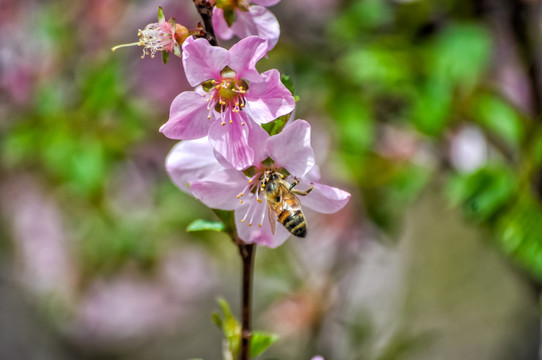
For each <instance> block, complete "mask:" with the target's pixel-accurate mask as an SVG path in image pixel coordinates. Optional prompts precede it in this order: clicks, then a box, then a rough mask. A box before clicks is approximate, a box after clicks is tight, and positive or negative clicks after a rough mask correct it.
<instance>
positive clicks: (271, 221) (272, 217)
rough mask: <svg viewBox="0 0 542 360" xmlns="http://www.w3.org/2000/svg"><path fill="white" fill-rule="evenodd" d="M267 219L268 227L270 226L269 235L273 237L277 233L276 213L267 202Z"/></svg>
mask: <svg viewBox="0 0 542 360" xmlns="http://www.w3.org/2000/svg"><path fill="white" fill-rule="evenodd" d="M267 218H268V219H269V225H271V233H272V234H273V235H275V234H276V233H277V221H278V220H277V213H276V212H275V210H274V209H273V208H272V207H271V204H269V201H268V202H267Z"/></svg>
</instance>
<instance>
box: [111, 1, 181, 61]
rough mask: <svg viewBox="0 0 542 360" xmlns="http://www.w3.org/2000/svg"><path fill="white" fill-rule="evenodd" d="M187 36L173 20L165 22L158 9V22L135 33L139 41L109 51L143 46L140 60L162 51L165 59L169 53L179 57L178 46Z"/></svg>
mask: <svg viewBox="0 0 542 360" xmlns="http://www.w3.org/2000/svg"><path fill="white" fill-rule="evenodd" d="M189 34H190V32H189V30H188V29H187V28H186V27H184V26H182V25H180V24H176V23H175V20H173V19H170V20H169V21H166V19H165V16H164V12H163V10H162V8H161V7H158V22H156V23H152V24H148V25H147V26H145V28H144V29H143V30H139V31H138V33H137V35H138V36H139V41H137V42H134V43H130V44H122V45H117V46H115V47H113V48H112V49H111V50H113V51H116V50H117V49H119V48H122V47H126V46H135V45H137V46H143V55H142V56H141V58H144V57H145V55H150V56H151V58H154V56H155V55H156V52H158V51H163V52H164V53H165V54H166V55H165V59H167V55H168V54H169V53H171V52H173V53H175V55H177V56H180V55H181V48H180V46H179V44H182V43H183V42H184V41H185V40H186V38H187V37H188V36H189ZM165 61H167V60H165Z"/></svg>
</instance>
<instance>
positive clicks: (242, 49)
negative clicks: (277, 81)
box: [228, 36, 267, 81]
mask: <svg viewBox="0 0 542 360" xmlns="http://www.w3.org/2000/svg"><path fill="white" fill-rule="evenodd" d="M228 53H229V56H230V58H229V62H228V66H229V67H230V68H231V69H232V70H233V71H235V72H236V73H237V77H238V78H240V79H247V80H254V81H262V77H261V76H260V73H259V72H258V70H256V63H257V62H258V61H259V60H260V59H261V58H263V57H264V56H265V55H266V54H267V41H265V40H264V39H261V38H259V37H257V36H249V37H246V38H244V39H242V40H241V41H239V42H238V43H237V44H235V45H233V46H232V47H231V49H230V50H229V52H228Z"/></svg>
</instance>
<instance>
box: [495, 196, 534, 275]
mask: <svg viewBox="0 0 542 360" xmlns="http://www.w3.org/2000/svg"><path fill="white" fill-rule="evenodd" d="M497 232H498V240H499V244H500V245H501V248H502V249H503V251H504V252H505V253H506V254H508V256H510V257H511V258H512V259H513V260H514V261H515V262H516V263H518V264H519V265H520V266H521V267H522V268H523V269H525V270H527V271H528V272H529V274H530V275H531V276H532V277H533V278H535V279H536V280H538V281H542V237H541V236H540V234H542V208H541V207H540V204H539V203H537V202H536V200H534V199H533V198H532V194H530V193H529V191H525V192H523V193H522V194H520V195H519V199H518V201H517V203H516V204H515V205H514V206H512V207H511V208H510V210H509V211H508V212H507V213H506V214H505V215H504V216H502V217H501V218H500V219H499V222H498V223H497Z"/></svg>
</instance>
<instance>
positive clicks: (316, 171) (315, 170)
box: [303, 164, 320, 183]
mask: <svg viewBox="0 0 542 360" xmlns="http://www.w3.org/2000/svg"><path fill="white" fill-rule="evenodd" d="M303 180H305V181H306V182H308V183H310V182H318V181H320V168H319V167H318V165H316V164H314V166H313V167H312V169H310V170H309V172H308V173H306V174H305V175H304V176H303Z"/></svg>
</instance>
